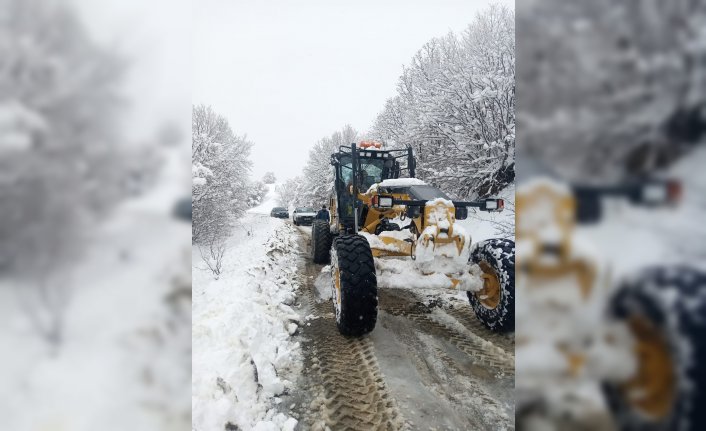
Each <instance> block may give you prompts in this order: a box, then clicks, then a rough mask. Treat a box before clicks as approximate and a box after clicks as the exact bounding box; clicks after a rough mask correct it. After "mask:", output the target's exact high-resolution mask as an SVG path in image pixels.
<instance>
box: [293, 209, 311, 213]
mask: <svg viewBox="0 0 706 431" xmlns="http://www.w3.org/2000/svg"><path fill="white" fill-rule="evenodd" d="M297 212H298V213H313V212H315V211H314V208H297Z"/></svg>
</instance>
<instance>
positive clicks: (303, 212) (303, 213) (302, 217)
mask: <svg viewBox="0 0 706 431" xmlns="http://www.w3.org/2000/svg"><path fill="white" fill-rule="evenodd" d="M315 217H316V211H314V208H311V207H298V208H295V209H294V212H293V213H292V221H293V222H294V224H295V225H297V226H299V225H311V224H312V223H313V222H314V218H315Z"/></svg>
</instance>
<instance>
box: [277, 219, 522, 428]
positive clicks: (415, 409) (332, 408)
mask: <svg viewBox="0 0 706 431" xmlns="http://www.w3.org/2000/svg"><path fill="white" fill-rule="evenodd" d="M298 230H299V233H300V238H299V250H298V252H299V253H300V255H301V256H302V260H301V264H300V265H301V274H300V290H299V298H298V300H299V301H300V304H301V313H303V315H306V316H308V319H307V320H308V322H307V324H306V325H304V326H302V327H301V333H300V334H299V335H298V336H299V337H301V343H302V353H303V356H304V358H303V361H304V364H303V369H304V370H306V371H304V372H303V373H302V375H301V376H300V378H299V380H298V381H297V382H296V385H295V389H294V390H293V391H292V393H291V394H290V395H289V396H288V398H289V399H288V400H286V401H287V402H286V403H285V404H288V405H294V406H295V407H294V408H293V409H292V412H291V414H293V415H294V416H295V417H298V419H299V424H300V429H325V427H329V428H331V429H351V430H369V429H438V430H442V429H443V430H457V429H458V430H461V429H498V430H500V429H513V428H514V419H513V418H514V402H513V387H514V383H513V381H514V337H513V336H512V335H498V334H495V333H492V332H490V331H488V330H487V329H485V328H484V327H482V326H481V325H480V323H479V322H478V321H477V320H476V319H475V317H474V316H473V312H472V310H471V308H470V306H469V305H468V302H467V300H466V299H465V298H463V297H461V296H460V295H457V294H456V295H448V294H443V295H439V294H433V295H431V296H430V295H429V294H426V296H421V295H418V294H417V293H416V292H413V291H410V290H405V289H385V288H381V289H380V291H379V301H380V303H379V316H378V323H377V326H376V328H375V330H374V331H373V332H372V333H371V334H370V335H368V336H365V337H362V338H346V337H343V336H341V335H339V334H338V331H337V329H336V324H335V318H334V314H333V307H332V305H331V302H330V291H329V289H330V288H329V287H328V286H330V275H329V274H328V273H327V272H326V271H323V272H322V269H323V266H322V265H315V264H313V263H311V261H310V259H308V254H309V242H310V228H308V227H300V228H299V229H298Z"/></svg>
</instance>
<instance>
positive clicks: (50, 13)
mask: <svg viewBox="0 0 706 431" xmlns="http://www.w3.org/2000/svg"><path fill="white" fill-rule="evenodd" d="M190 12H191V4H190V2H188V1H182V0H178V1H163V0H158V1H150V2H141V1H136V0H128V1H120V2H118V1H89V0H65V1H59V0H0V219H2V221H3V222H2V223H1V225H0V351H2V352H3V355H2V359H0V361H2V362H1V366H0V381H2V382H3V384H2V386H1V387H0V397H1V398H2V403H0V427H1V428H3V429H16V430H24V429H29V430H40V429H51V430H80V429H96V428H98V427H99V428H101V429H116V430H124V429H150V430H152V429H167V428H169V429H188V428H189V426H190V423H191V405H190V396H189V394H190V374H191V271H190V263H189V262H190V247H189V246H190V243H191V241H190V236H191V234H190V221H191V198H190V178H189V166H190V158H191V156H190V152H189V150H188V148H189V147H188V145H189V137H190V133H189V132H190V130H189V129H190V124H191V122H190V114H191V112H190V111H191V94H190V82H191V79H190V78H191V77H190V61H191V58H190V57H191V53H190V40H191V39H190V37H191V34H190V24H191V18H190Z"/></svg>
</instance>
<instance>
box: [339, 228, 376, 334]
mask: <svg viewBox="0 0 706 431" xmlns="http://www.w3.org/2000/svg"><path fill="white" fill-rule="evenodd" d="M331 264H332V265H331V270H332V277H331V278H332V284H333V286H332V287H333V301H334V307H335V311H336V326H338V332H340V333H341V334H342V335H350V336H360V335H364V334H367V333H368V332H370V331H372V330H373V329H374V328H375V322H376V321H377V314H378V310H377V306H378V296H377V279H376V277H375V263H374V261H373V254H372V252H371V250H370V244H369V243H368V241H367V240H366V239H365V238H363V237H362V236H360V235H345V236H341V237H338V238H337V239H336V242H335V244H334V246H333V255H332V256H331Z"/></svg>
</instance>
